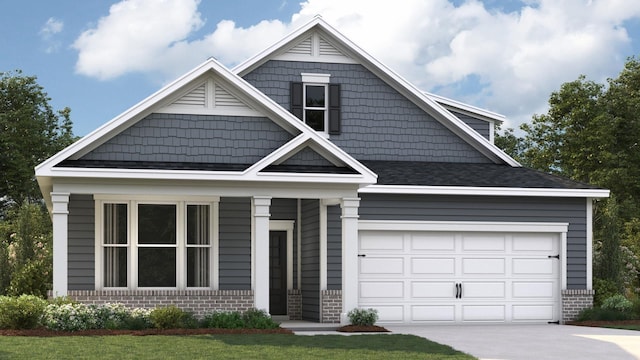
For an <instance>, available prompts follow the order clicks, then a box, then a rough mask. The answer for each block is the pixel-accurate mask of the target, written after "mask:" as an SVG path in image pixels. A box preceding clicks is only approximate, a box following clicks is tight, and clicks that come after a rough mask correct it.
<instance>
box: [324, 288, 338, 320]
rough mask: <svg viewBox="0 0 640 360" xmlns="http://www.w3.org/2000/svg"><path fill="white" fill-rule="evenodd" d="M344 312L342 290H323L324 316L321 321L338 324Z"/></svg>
mask: <svg viewBox="0 0 640 360" xmlns="http://www.w3.org/2000/svg"><path fill="white" fill-rule="evenodd" d="M341 312H342V290H323V291H322V318H321V319H320V322H321V323H332V324H336V323H339V322H340V313H341Z"/></svg>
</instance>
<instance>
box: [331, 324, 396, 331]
mask: <svg viewBox="0 0 640 360" xmlns="http://www.w3.org/2000/svg"><path fill="white" fill-rule="evenodd" d="M336 331H338V332H348V333H357V332H390V331H389V330H387V329H385V328H383V327H382V326H377V325H345V326H342V327H339V328H338V329H337V330H336Z"/></svg>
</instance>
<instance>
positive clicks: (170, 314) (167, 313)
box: [149, 305, 198, 329]
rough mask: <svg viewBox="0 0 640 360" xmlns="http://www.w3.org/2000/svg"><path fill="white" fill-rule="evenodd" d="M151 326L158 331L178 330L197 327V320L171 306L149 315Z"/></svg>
mask: <svg viewBox="0 0 640 360" xmlns="http://www.w3.org/2000/svg"><path fill="white" fill-rule="evenodd" d="M149 319H150V320H151V324H153V327H155V328H158V329H178V328H191V327H197V324H198V322H197V320H196V319H195V318H194V317H193V315H192V314H190V313H187V312H184V311H183V310H182V309H180V308H178V307H176V306H174V305H170V306H167V307H163V308H155V309H153V310H152V311H151V314H150V315H149Z"/></svg>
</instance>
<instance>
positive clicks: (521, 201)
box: [359, 194, 587, 289]
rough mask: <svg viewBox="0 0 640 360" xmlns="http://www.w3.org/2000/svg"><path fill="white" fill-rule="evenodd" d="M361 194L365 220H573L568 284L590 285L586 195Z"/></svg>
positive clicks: (568, 255) (568, 246)
mask: <svg viewBox="0 0 640 360" xmlns="http://www.w3.org/2000/svg"><path fill="white" fill-rule="evenodd" d="M361 197H362V201H361V203H360V209H359V212H360V219H361V220H416V221H505V222H506V221H513V222H566V223H569V232H568V234H567V288H568V289H585V288H586V271H587V247H586V232H587V227H586V226H587V225H586V202H585V199H581V198H578V199H574V198H531V197H529V198H525V197H521V198H514V197H484V196H483V197H480V196H476V197H474V196H427V195H423V196H417V195H377V194H376V195H374V194H363V195H362V196H361Z"/></svg>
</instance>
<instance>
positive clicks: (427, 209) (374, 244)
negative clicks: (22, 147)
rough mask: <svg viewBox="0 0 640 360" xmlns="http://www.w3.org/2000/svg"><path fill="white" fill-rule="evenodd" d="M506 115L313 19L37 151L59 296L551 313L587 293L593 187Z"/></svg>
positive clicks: (320, 318)
mask: <svg viewBox="0 0 640 360" xmlns="http://www.w3.org/2000/svg"><path fill="white" fill-rule="evenodd" d="M502 119H503V117H502V116H500V115H498V114H495V113H492V112H489V111H485V110H481V109H478V108H475V107H473V106H469V105H466V104H463V103H459V102H456V101H453V100H450V99H446V98H442V97H438V96H435V95H432V94H427V93H424V92H422V91H420V90H419V89H418V88H416V87H415V86H414V85H412V84H411V83H409V82H407V81H406V80H405V79H403V78H402V77H400V76H398V75H397V74H396V73H394V72H393V71H392V70H390V69H389V68H387V67H386V66H384V65H383V64H381V63H380V62H379V61H378V60H376V59H375V58H373V57H372V56H370V55H369V54H367V53H366V52H365V51H363V50H362V49H360V48H359V47H358V46H357V45H356V44H354V43H353V42H351V41H350V40H348V39H347V38H345V37H344V36H343V35H342V34H340V33H339V32H338V31H337V30H335V29H334V28H332V27H331V26H329V25H328V24H327V23H326V22H325V21H324V20H322V19H321V18H319V17H316V18H315V19H313V20H312V21H311V22H309V23H307V24H306V25H304V26H303V27H301V28H300V29H298V30H296V31H294V32H293V33H292V34H290V35H288V36H287V37H285V38H283V39H282V40H280V41H279V42H277V43H276V44H274V45H273V46H271V47H270V48H268V49H266V50H265V51H264V52H262V53H260V54H258V55H256V56H255V57H253V58H251V59H249V60H247V61H246V62H244V63H242V64H240V65H239V66H237V67H236V68H234V69H233V70H229V69H227V68H225V67H224V66H223V65H221V64H219V63H218V62H217V61H216V60H214V59H209V60H207V61H205V62H204V63H203V64H201V65H200V66H198V67H196V68H195V69H193V70H192V71H191V72H189V73H187V74H185V75H184V76H182V77H180V78H179V79H177V80H176V81H174V82H173V83H171V84H169V85H167V86H166V87H164V88H163V89H161V90H159V91H158V92H157V93H155V94H153V95H151V96H150V97H148V98H147V99H145V100H143V101H142V102H140V103H139V104H137V105H135V106H134V107H132V108H131V109H129V110H127V111H125V112H124V113H123V114H121V115H120V116H118V117H116V118H115V119H113V120H111V121H109V122H107V123H106V124H105V125H103V126H102V127H100V128H98V129H97V130H95V131H94V132H92V133H90V134H89V135H87V136H85V137H84V138H82V139H80V140H79V141H77V142H76V143H74V144H73V145H71V146H69V147H68V148H66V149H64V150H62V151H61V152H59V153H58V154H56V155H54V156H53V157H51V158H50V159H48V160H46V161H45V162H43V163H42V164H40V165H39V166H38V167H37V168H36V176H37V179H38V182H39V185H40V188H41V190H42V193H43V195H44V197H45V200H46V203H47V205H48V207H49V210H50V212H51V216H52V219H53V227H54V234H53V257H54V260H53V261H54V270H53V291H52V295H53V296H63V295H67V296H70V297H72V298H75V299H77V300H78V301H82V302H87V303H104V302H115V301H119V302H122V303H125V304H128V305H131V306H139V307H140V306H147V307H153V306H156V305H161V304H165V305H167V304H176V305H177V306H180V307H182V308H185V309H187V310H190V311H194V312H195V313H196V314H199V315H202V314H203V313H204V312H207V311H212V310H214V309H217V310H243V309H247V308H250V307H256V308H260V309H266V310H267V311H269V313H270V314H272V315H273V316H285V317H288V318H290V319H306V320H311V321H317V322H345V320H346V317H345V314H346V312H348V311H349V310H351V309H353V308H356V307H371V308H376V309H377V310H378V311H379V315H380V323H412V324H432V323H438V324H439V323H477V322H492V323H515V322H519V323H523V322H544V323H546V322H556V321H564V320H569V319H572V318H573V317H575V315H576V314H577V311H579V310H580V309H581V308H584V307H586V306H589V305H590V304H591V303H592V298H593V290H592V282H591V275H592V263H591V243H592V225H591V223H592V201H593V199H596V198H603V197H607V196H608V190H603V189H599V188H596V187H593V186H590V185H587V184H582V183H577V182H573V181H570V180H567V179H563V178H559V177H556V176H552V175H548V174H545V173H541V172H538V171H534V170H531V169H527V168H524V167H522V166H520V164H518V162H516V161H515V160H514V159H512V158H511V157H509V156H508V155H506V154H505V153H504V152H502V151H501V150H499V149H498V148H497V147H496V146H495V145H494V144H493V129H494V125H495V124H496V123H498V122H500V121H502Z"/></svg>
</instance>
